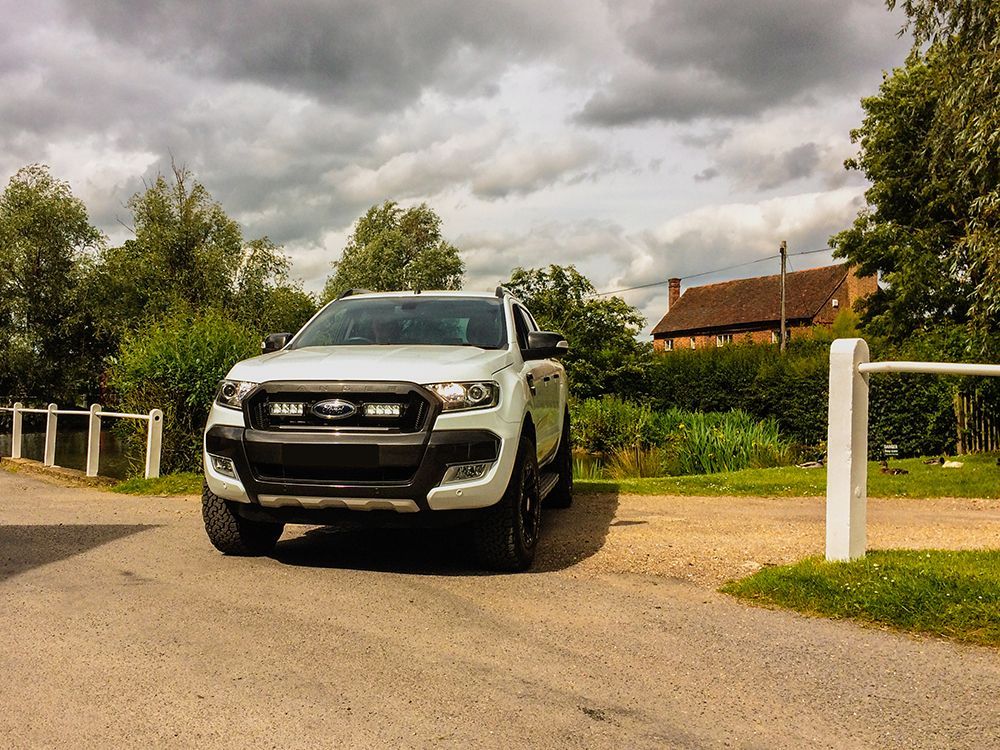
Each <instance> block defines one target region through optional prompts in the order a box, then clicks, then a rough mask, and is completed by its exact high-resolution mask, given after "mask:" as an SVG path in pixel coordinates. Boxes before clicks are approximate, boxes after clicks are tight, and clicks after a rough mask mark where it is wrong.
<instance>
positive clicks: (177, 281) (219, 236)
mask: <svg viewBox="0 0 1000 750" xmlns="http://www.w3.org/2000/svg"><path fill="white" fill-rule="evenodd" d="M128 206H129V208H130V209H131V210H132V216H133V229H134V233H135V236H134V237H133V238H131V239H129V240H126V241H125V243H124V244H123V245H122V246H120V247H114V248H109V249H108V250H107V251H106V252H104V253H103V255H102V258H101V263H100V266H99V268H98V274H99V275H100V283H96V284H95V285H94V286H95V288H96V289H95V292H94V296H95V298H97V299H98V302H97V305H98V307H99V308H101V309H103V310H104V311H105V313H106V314H105V315H104V318H103V319H104V322H105V325H106V326H107V327H108V328H109V329H111V330H112V331H114V332H115V334H116V336H120V335H121V334H122V333H123V332H125V331H128V330H134V329H135V328H136V327H137V326H142V325H148V324H149V323H150V322H151V321H154V320H157V319H159V318H161V317H162V316H164V315H166V314H172V313H175V312H181V313H184V312H188V313H201V312H205V311H207V310H211V309H217V310H223V311H225V313H226V314H227V316H229V317H230V318H232V319H235V320H239V321H241V322H243V323H245V324H246V325H247V326H248V327H249V328H250V329H252V330H254V331H257V332H265V331H268V330H273V329H274V328H281V329H282V330H285V329H290V328H297V327H298V326H299V325H301V324H302V323H303V322H304V321H305V320H307V319H308V318H309V316H310V315H311V314H312V312H313V311H314V310H315V300H313V299H312V297H311V296H310V295H308V294H306V293H305V292H304V291H303V290H302V288H301V286H300V285H299V284H298V283H296V282H294V281H292V280H291V279H290V278H289V260H288V257H287V256H286V255H285V254H284V252H283V251H282V249H281V248H280V247H279V246H278V245H276V244H274V243H273V242H272V241H271V240H270V239H268V238H267V237H262V238H259V239H255V240H251V241H250V242H244V239H243V233H242V230H241V229H240V226H239V224H237V222H236V221H235V220H233V219H232V218H231V217H230V216H229V215H228V214H227V213H226V211H225V209H224V208H223V207H222V205H221V204H220V203H219V202H218V201H216V200H215V199H214V198H213V197H212V195H211V193H209V191H208V190H207V189H206V188H205V186H204V185H202V184H201V183H200V182H198V181H197V180H196V179H194V177H193V176H192V175H191V173H190V172H189V171H188V170H186V169H184V168H181V167H177V166H173V167H172V174H171V178H167V177H165V176H163V175H160V176H158V177H157V178H156V180H154V181H153V183H152V184H151V185H149V186H148V187H147V189H146V190H145V191H143V192H141V193H136V194H135V195H133V196H132V198H131V199H130V200H129V202H128ZM101 290H103V291H101Z"/></svg>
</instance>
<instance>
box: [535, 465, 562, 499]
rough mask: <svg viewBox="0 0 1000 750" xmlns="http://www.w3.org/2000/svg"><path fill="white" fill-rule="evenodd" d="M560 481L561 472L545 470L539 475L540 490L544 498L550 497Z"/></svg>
mask: <svg viewBox="0 0 1000 750" xmlns="http://www.w3.org/2000/svg"><path fill="white" fill-rule="evenodd" d="M558 483H559V474H558V473H557V472H554V471H543V472H542V473H541V474H540V475H539V477H538V490H539V492H540V494H541V497H542V500H544V499H545V498H546V497H548V495H549V493H550V492H552V490H554V489H555V486H556V485H557V484H558Z"/></svg>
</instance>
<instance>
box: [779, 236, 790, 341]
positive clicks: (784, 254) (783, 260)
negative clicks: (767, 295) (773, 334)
mask: <svg viewBox="0 0 1000 750" xmlns="http://www.w3.org/2000/svg"><path fill="white" fill-rule="evenodd" d="M787 260H788V243H787V242H785V241H784V240H782V241H781V344H780V347H781V350H780V351H781V352H784V351H785V266H786V264H787Z"/></svg>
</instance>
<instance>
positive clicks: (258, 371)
mask: <svg viewBox="0 0 1000 750" xmlns="http://www.w3.org/2000/svg"><path fill="white" fill-rule="evenodd" d="M567 350H568V345H567V343H566V341H564V340H563V337H562V336H561V335H560V334H558V333H552V332H548V331H540V330H538V325H537V324H536V323H535V320H534V318H532V316H531V313H530V312H528V310H527V309H526V308H525V307H524V305H523V304H521V303H520V302H519V301H518V300H516V299H514V298H513V297H512V296H511V295H510V294H509V293H507V292H506V291H505V290H503V289H502V288H498V289H497V291H496V292H495V293H493V294H490V293H470V292H423V293H420V292H417V293H412V292H391V293H368V292H363V291H362V292H355V291H352V292H348V293H345V294H344V295H341V297H340V298H339V299H337V300H335V301H333V302H331V303H330V304H328V305H327V306H326V307H324V308H323V309H322V310H320V311H319V312H318V313H317V314H316V315H315V316H314V317H313V318H312V319H311V320H310V321H309V322H308V323H307V324H306V325H305V326H304V327H303V328H302V329H301V330H300V331H299V332H298V333H297V334H295V335H294V336H292V335H290V334H285V333H281V334H272V335H270V336H268V337H267V338H266V339H265V340H264V343H263V351H264V353H263V354H262V355H261V356H259V357H254V358H253V359H248V360H245V361H243V362H239V363H237V364H236V365H235V366H234V367H233V368H232V370H231V371H230V372H229V374H228V376H227V377H226V379H225V380H224V381H222V384H221V385H220V387H219V392H218V396H217V398H216V400H215V403H214V404H213V406H212V410H211V413H210V415H209V418H208V424H207V426H206V428H205V439H204V466H205V485H204V491H203V493H202V512H203V516H204V520H205V529H206V531H207V532H208V537H209V539H210V540H211V541H212V544H214V545H215V547H216V548H218V549H219V550H221V551H222V552H224V553H226V554H231V555H261V554H268V553H269V552H270V551H271V550H272V549H273V548H274V546H275V544H277V541H278V539H279V537H280V536H281V533H282V531H283V529H284V525H285V524H286V523H302V524H321V525H326V524H331V525H335V524H338V523H343V522H345V521H347V522H350V523H351V524H354V523H357V522H363V523H371V524H375V525H399V524H415V525H425V526H428V525H434V526H437V525H449V526H451V525H454V526H457V527H462V528H465V529H468V530H469V532H470V533H471V539H472V541H473V543H474V545H475V548H476V550H477V552H478V555H479V558H480V560H481V562H482V564H483V565H485V566H486V567H488V568H491V569H495V570H508V571H516V570H525V569H527V568H528V567H530V566H531V563H532V561H533V559H534V556H535V549H536V547H537V545H538V539H539V532H540V529H541V511H542V503H543V501H544V502H545V504H546V505H548V506H554V507H566V506H568V505H569V504H570V502H571V501H572V492H573V466H572V464H573V462H572V454H571V449H570V432H569V413H568V410H567V406H566V397H567V390H568V389H567V382H566V372H565V370H564V368H563V366H562V365H561V364H560V362H559V361H558V357H560V356H561V355H562V354H564V353H565V352H566V351H567Z"/></svg>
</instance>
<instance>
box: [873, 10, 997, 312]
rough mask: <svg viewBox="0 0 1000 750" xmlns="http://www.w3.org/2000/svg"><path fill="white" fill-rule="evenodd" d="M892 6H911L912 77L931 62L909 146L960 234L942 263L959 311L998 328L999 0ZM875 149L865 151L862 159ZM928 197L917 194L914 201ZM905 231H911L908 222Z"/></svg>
mask: <svg viewBox="0 0 1000 750" xmlns="http://www.w3.org/2000/svg"><path fill="white" fill-rule="evenodd" d="M887 5H888V6H889V7H890V8H895V7H897V6H899V7H901V8H902V9H903V10H904V12H905V13H906V15H907V18H908V24H907V27H908V28H909V29H910V30H912V32H913V36H914V50H913V53H912V55H911V62H910V63H908V65H907V69H906V70H907V73H906V75H910V74H911V73H912V72H913V71H914V70H915V69H916V68H917V67H918V65H920V64H922V65H924V66H925V68H924V70H923V72H922V73H921V82H920V85H921V87H922V89H923V90H922V91H921V92H920V98H921V100H922V101H923V102H924V103H925V104H926V105H927V107H928V109H927V111H921V112H920V113H919V115H920V117H921V118H922V119H924V120H925V126H924V128H923V130H922V133H921V139H920V141H919V142H918V143H915V144H913V145H912V146H911V147H910V148H911V152H912V154H914V155H916V156H917V157H919V159H920V161H921V170H922V176H921V177H920V179H919V181H920V182H921V183H922V184H921V185H920V188H921V189H923V190H929V191H930V192H931V193H932V194H933V195H934V196H935V197H937V198H940V200H941V201H943V202H944V203H945V204H946V205H945V206H944V208H946V209H947V212H948V213H949V214H950V215H949V216H946V217H944V218H942V221H941V226H940V228H939V231H940V233H941V235H942V236H943V237H945V238H946V241H947V239H951V235H952V233H953V237H954V239H953V241H952V242H951V243H950V244H949V246H948V250H947V252H946V253H945V254H944V257H942V259H941V262H940V264H939V266H938V268H939V270H940V272H941V273H942V274H943V275H946V276H950V278H951V279H953V280H957V281H958V282H959V283H960V285H961V287H962V288H961V295H960V296H961V297H962V298H963V299H962V300H961V302H958V303H956V306H957V308H958V309H959V311H960V310H961V308H962V307H963V306H964V307H967V308H968V312H969V315H970V317H971V320H972V322H973V323H974V324H975V326H976V328H977V329H978V330H979V331H981V332H982V331H989V330H995V329H996V328H997V326H998V324H1000V0H887ZM896 75H899V72H898V71H897V72H896V73H894V75H893V77H895V76H896ZM870 114H871V113H870V112H869V116H870ZM891 145H892V144H891V143H890V142H888V141H886V146H887V147H891ZM867 153H868V151H866V150H864V149H863V152H862V157H861V159H862V160H864V158H865V156H866V155H867ZM922 197H923V195H922V193H918V194H917V195H916V196H915V199H920V198H922ZM885 226H886V227H887V228H888V224H887V223H885ZM899 229H900V231H901V232H903V233H904V234H905V232H906V226H905V225H904V226H901V227H899ZM934 286H936V283H935V281H934V280H931V287H932V288H933V287H934ZM930 317H931V318H933V317H934V314H933V313H932V314H931V315H930ZM947 317H950V318H955V317H960V316H956V315H948V316H947ZM910 322H917V323H922V322H925V321H921V320H918V321H910Z"/></svg>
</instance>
